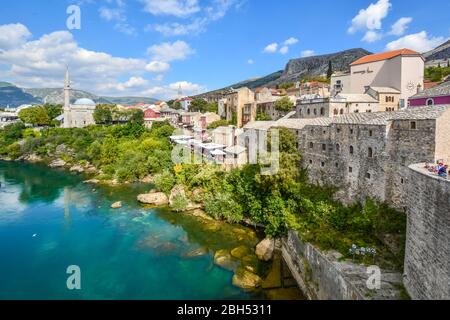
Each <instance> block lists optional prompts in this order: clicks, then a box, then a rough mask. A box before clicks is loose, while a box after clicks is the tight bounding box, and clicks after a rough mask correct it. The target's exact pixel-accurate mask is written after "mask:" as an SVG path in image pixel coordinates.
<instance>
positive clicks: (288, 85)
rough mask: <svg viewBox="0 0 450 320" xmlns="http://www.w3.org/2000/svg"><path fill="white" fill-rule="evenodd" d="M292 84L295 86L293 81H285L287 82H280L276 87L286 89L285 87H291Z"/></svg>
mask: <svg viewBox="0 0 450 320" xmlns="http://www.w3.org/2000/svg"><path fill="white" fill-rule="evenodd" d="M294 86H295V83H293V82H287V83H282V84H280V85H278V88H279V89H285V90H287V89H290V88H293V87H294Z"/></svg>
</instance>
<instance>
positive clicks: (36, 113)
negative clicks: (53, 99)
mask: <svg viewBox="0 0 450 320" xmlns="http://www.w3.org/2000/svg"><path fill="white" fill-rule="evenodd" d="M19 118H20V120H22V121H23V122H24V123H28V124H32V125H37V126H44V125H49V124H50V121H51V119H50V117H49V116H48V113H47V111H46V110H45V108H43V107H41V106H37V107H31V108H27V109H22V110H20V112H19Z"/></svg>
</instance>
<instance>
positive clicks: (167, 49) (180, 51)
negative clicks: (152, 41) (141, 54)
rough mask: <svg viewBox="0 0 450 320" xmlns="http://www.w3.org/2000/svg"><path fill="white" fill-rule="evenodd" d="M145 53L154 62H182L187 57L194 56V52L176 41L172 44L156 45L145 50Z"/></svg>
mask: <svg viewBox="0 0 450 320" xmlns="http://www.w3.org/2000/svg"><path fill="white" fill-rule="evenodd" d="M147 52H148V53H149V54H150V55H151V56H152V58H153V59H154V60H157V61H162V62H170V61H175V60H184V59H186V58H187V57H188V56H189V55H191V54H194V52H195V51H194V49H192V48H191V47H190V46H189V44H187V43H186V42H184V41H176V42H173V43H170V42H164V43H161V44H158V45H153V46H151V47H149V48H148V49H147Z"/></svg>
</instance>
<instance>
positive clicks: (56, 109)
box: [44, 103, 63, 120]
mask: <svg viewBox="0 0 450 320" xmlns="http://www.w3.org/2000/svg"><path fill="white" fill-rule="evenodd" d="M44 109H45V111H46V112H47V114H48V116H49V118H50V120H53V119H55V118H56V117H58V116H60V115H61V114H62V113H63V106H62V105H60V104H50V103H46V104H44Z"/></svg>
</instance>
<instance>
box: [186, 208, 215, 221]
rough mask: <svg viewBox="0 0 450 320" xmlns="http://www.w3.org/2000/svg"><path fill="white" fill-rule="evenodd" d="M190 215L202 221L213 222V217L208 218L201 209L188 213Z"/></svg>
mask: <svg viewBox="0 0 450 320" xmlns="http://www.w3.org/2000/svg"><path fill="white" fill-rule="evenodd" d="M189 214H190V215H192V216H194V217H198V218H202V219H204V220H209V221H215V220H214V218H213V217H211V216H209V215H208V214H207V213H206V212H205V211H203V210H201V209H196V210H192V211H190V212H189Z"/></svg>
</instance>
